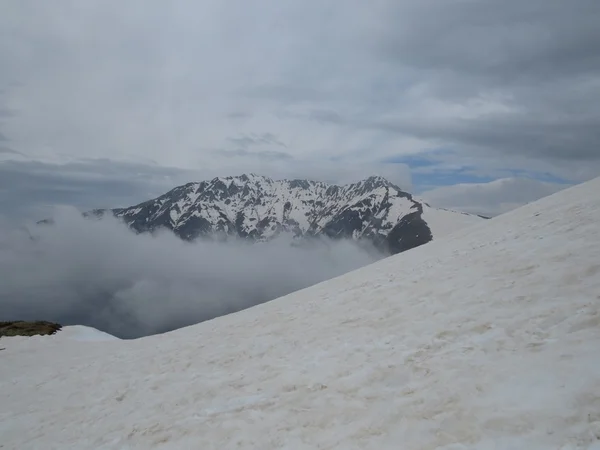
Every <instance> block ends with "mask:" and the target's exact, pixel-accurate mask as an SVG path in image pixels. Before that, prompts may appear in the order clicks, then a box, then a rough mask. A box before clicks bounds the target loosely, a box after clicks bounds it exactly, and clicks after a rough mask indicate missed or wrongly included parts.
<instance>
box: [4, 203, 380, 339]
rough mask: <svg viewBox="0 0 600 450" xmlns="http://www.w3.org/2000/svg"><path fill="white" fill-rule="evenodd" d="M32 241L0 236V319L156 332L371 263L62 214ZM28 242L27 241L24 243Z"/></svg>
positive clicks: (339, 250)
mask: <svg viewBox="0 0 600 450" xmlns="http://www.w3.org/2000/svg"><path fill="white" fill-rule="evenodd" d="M53 217H54V219H55V221H56V224H55V225H52V226H39V227H32V228H31V234H29V233H25V232H22V231H12V232H10V231H8V230H5V229H0V273H2V278H1V280H0V315H1V317H0V319H1V320H39V319H44V320H53V321H57V322H59V323H62V324H65V325H67V324H81V325H90V326H93V327H95V328H98V329H101V330H103V331H107V332H109V333H110V334H114V335H117V336H119V337H138V336H141V335H146V334H152V333H159V332H164V331H168V330H172V329H176V328H179V327H182V326H185V325H190V324H193V323H197V322H199V321H202V320H207V319H211V318H213V317H217V316H220V315H222V314H226V313H230V312H233V311H237V310H240V309H243V308H247V307H250V306H253V305H255V304H258V303H261V302H264V301H267V300H271V299H274V298H277V297H279V296H281V295H284V294H287V293H289V292H292V291H294V290H297V289H301V288H304V287H307V286H310V285H312V284H315V283H317V282H320V281H324V280H326V279H328V278H332V277H334V276H337V275H341V274H343V273H345V272H347V271H349V270H353V269H357V268H359V267H361V266H364V265H366V264H369V263H371V262H374V261H376V260H378V259H380V258H381V257H382V256H383V255H382V254H380V253H378V252H377V251H375V250H374V249H366V248H362V247H359V246H358V245H357V244H355V243H353V242H351V241H328V240H324V244H325V245H318V246H308V247H302V248H299V247H294V246H291V245H290V242H288V241H286V240H284V239H280V240H274V241H271V242H268V243H261V244H255V245H251V244H248V243H247V242H234V241H229V242H226V243H208V242H202V241H199V242H196V243H189V242H184V241H182V240H180V239H179V238H177V237H175V236H174V235H173V234H172V233H170V232H165V233H162V234H160V233H159V234H157V235H156V236H151V235H149V234H142V235H136V234H134V233H133V232H132V231H131V230H129V229H128V228H127V227H126V225H124V224H122V223H118V222H117V221H116V220H115V219H113V218H110V217H108V218H105V219H103V220H88V219H83V218H82V217H81V216H80V215H79V214H78V213H77V212H76V211H74V210H72V209H70V208H60V209H59V210H58V211H56V213H55V214H53ZM31 236H33V237H34V239H32V238H31Z"/></svg>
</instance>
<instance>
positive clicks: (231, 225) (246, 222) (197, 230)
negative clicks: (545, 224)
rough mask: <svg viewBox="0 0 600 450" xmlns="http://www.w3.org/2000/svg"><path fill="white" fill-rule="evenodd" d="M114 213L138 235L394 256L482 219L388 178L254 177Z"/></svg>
mask: <svg viewBox="0 0 600 450" xmlns="http://www.w3.org/2000/svg"><path fill="white" fill-rule="evenodd" d="M107 212H108V211H107V210H95V211H92V212H91V213H88V214H94V215H103V214H106V213H107ZM110 212H111V213H112V214H113V215H115V216H116V217H118V218H120V219H122V220H124V221H125V222H126V223H127V224H128V225H129V227H131V228H132V229H133V230H135V231H136V232H138V233H144V232H152V231H154V230H157V229H160V228H166V229H169V230H172V231H173V232H174V233H175V234H177V235H178V236H179V237H181V238H182V239H185V240H194V239H197V238H199V237H214V236H235V237H239V238H244V239H251V240H254V241H264V240H268V239H272V238H273V237H275V236H278V235H280V234H282V233H289V234H291V235H292V236H294V237H295V238H302V237H316V236H327V237H330V238H350V239H354V240H368V241H370V242H372V243H374V244H375V245H376V246H377V247H380V248H383V249H385V250H387V251H390V252H391V253H399V252H401V251H404V250H407V249H410V248H413V247H417V246H419V245H422V244H424V243H427V242H429V241H430V240H432V238H433V237H435V238H437V237H439V236H441V235H443V234H445V233H448V232H451V231H454V230H456V229H459V228H462V227H463V226H466V225H469V224H473V223H476V222H479V221H480V220H481V217H479V216H475V215H470V214H465V213H459V212H455V211H446V210H441V209H435V208H431V207H430V206H429V205H427V204H426V203H423V202H419V201H417V200H416V199H415V198H414V197H413V196H412V195H411V194H409V193H407V192H404V191H402V190H401V189H400V188H399V187H397V186H395V185H394V184H392V183H390V182H389V181H387V180H386V179H384V178H382V177H370V178H367V179H365V180H363V181H360V182H358V183H354V184H348V185H345V186H337V185H331V184H327V183H322V182H316V181H309V180H273V179H271V178H268V177H263V176H258V175H254V174H250V175H241V176H238V177H225V178H215V179H213V180H211V181H203V182H199V183H188V184H185V185H183V186H179V187H176V188H175V189H173V190H171V191H169V192H167V193H166V194H164V195H161V196H160V197H158V198H156V199H153V200H149V201H146V202H144V203H141V204H139V205H135V206H132V207H129V208H120V209H113V210H110Z"/></svg>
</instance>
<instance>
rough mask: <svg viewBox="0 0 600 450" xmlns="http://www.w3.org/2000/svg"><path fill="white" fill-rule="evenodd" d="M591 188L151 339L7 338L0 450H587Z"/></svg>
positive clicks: (594, 261) (594, 239)
mask: <svg viewBox="0 0 600 450" xmlns="http://www.w3.org/2000/svg"><path fill="white" fill-rule="evenodd" d="M599 191H600V178H598V179H596V180H593V181H591V182H588V183H585V184H582V185H579V186H575V187H572V188H568V189H565V190H563V191H560V192H558V193H557V194H554V195H552V196H550V197H546V198H544V199H542V200H539V201H537V202H534V203H530V204H528V205H526V206H524V207H521V208H519V209H516V210H513V211H511V212H508V213H506V214H503V215H501V216H498V217H496V218H494V219H493V220H489V221H481V223H480V224H478V225H474V226H472V227H469V229H463V230H459V231H457V232H455V233H454V234H453V236H452V237H451V238H449V237H447V238H442V239H438V240H436V241H434V242H432V243H430V244H428V245H424V246H420V247H418V248H415V249H412V250H409V251H407V252H404V253H401V254H398V255H395V256H391V257H389V258H385V259H383V260H380V261H379V262H377V263H375V264H373V265H371V266H367V267H364V268H361V269H359V270H356V271H354V272H350V273H347V274H345V275H342V276H340V277H338V278H335V279H332V280H329V281H326V282H323V283H320V284H318V285H315V286H312V287H310V288H307V289H304V290H300V291H296V292H294V293H292V294H290V295H287V296H285V297H281V298H279V299H277V300H273V301H271V302H267V303H264V304H262V305H259V306H256V307H253V308H250V309H247V310H244V311H240V312H237V313H234V314H230V315H227V316H222V317H219V318H217V319H213V320H211V321H207V322H203V323H201V324H198V325H194V326H190V327H187V328H183V329H179V330H176V331H173V332H170V333H167V334H163V335H156V336H150V337H146V338H141V339H136V340H132V341H119V340H113V341H106V342H103V341H97V342H82V341H78V340H73V339H72V338H71V337H70V336H69V334H64V335H63V334H61V333H63V332H62V331H61V332H58V333H57V334H56V335H54V336H50V337H12V338H2V339H1V341H0V342H1V344H2V347H3V348H5V349H4V350H2V351H1V352H0V359H1V361H2V362H1V364H0V380H1V382H0V398H2V404H1V405H2V406H1V408H0V415H1V417H2V420H0V435H1V436H2V444H3V445H4V446H5V447H6V448H7V449H8V448H11V449H13V448H14V449H16V448H18V449H26V448H28V449H29V448H78V449H79V448H104V449H117V448H144V449H149V448H161V449H167V448H168V449H176V448H202V449H206V450H210V449H230V448H239V449H256V448H260V449H264V450H270V449H280V448H289V449H314V448H328V449H340V450H341V449H359V448H361V449H382V450H386V449H398V448H404V449H415V450H416V449H432V450H459V449H462V450H465V449H468V450H474V449H478V450H492V449H496V450H497V449H506V450H508V449H528V450H546V449H565V450H566V449H573V450H575V449H588V450H597V449H598V448H599V445H598V444H599V443H600V440H599V437H600V396H599V392H600V364H598V348H599V347H600V298H599V293H600V262H599V260H598V255H600V226H598V224H599V223H600V196H599V195H598V192H599Z"/></svg>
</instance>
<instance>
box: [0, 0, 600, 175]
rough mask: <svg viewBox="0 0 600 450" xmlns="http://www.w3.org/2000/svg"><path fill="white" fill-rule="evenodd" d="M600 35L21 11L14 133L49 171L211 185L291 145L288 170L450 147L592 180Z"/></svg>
mask: <svg viewBox="0 0 600 450" xmlns="http://www.w3.org/2000/svg"><path fill="white" fill-rule="evenodd" d="M599 22H600V3H598V2H597V1H596V0H576V1H575V2H565V1H563V0H525V1H521V0H506V1H502V2H494V1H487V0H482V1H459V2H448V1H446V0H405V1H402V2H398V1H395V0H381V1H377V2H375V3H369V4H367V3H365V2H362V1H359V0H332V1H328V2H321V1H318V0H306V1H303V2H296V1H291V0H283V1H282V0H259V1H258V2H257V3H252V4H251V3H248V2H245V1H242V0H233V1H230V2H227V4H226V5H225V4H224V3H223V2H220V1H218V0H206V1H203V2H188V1H184V0H175V1H172V2H162V1H159V0H145V1H141V0H132V1H130V2H127V4H123V3H122V2H117V1H116V0H92V1H88V2H85V4H83V3H78V2H70V1H66V0H58V1H56V2H52V3H50V2H47V3H43V4H39V2H33V1H32V0H9V1H8V2H7V3H5V4H4V6H3V14H2V15H1V16H0V29H2V30H3V31H2V37H3V39H0V63H1V64H2V68H3V70H2V73H1V74H0V89H4V94H3V97H2V102H1V104H0V111H2V110H6V111H9V110H10V111H11V112H12V113H11V114H10V115H9V116H8V115H7V116H6V117H4V116H3V118H2V120H3V123H2V133H3V134H4V135H5V136H6V137H7V139H9V140H10V143H11V145H10V148H11V149H14V150H16V151H19V152H21V153H24V154H26V155H28V156H29V157H30V158H32V159H34V160H38V161H39V160H44V158H50V157H53V158H57V159H61V158H67V159H68V158H76V159H85V158H88V159H94V158H100V157H106V158H109V159H118V158H120V157H123V156H127V157H128V158H130V159H133V160H135V159H136V158H142V157H145V158H149V159H152V160H154V161H156V162H157V163H158V164H159V165H164V166H171V167H179V168H184V169H193V170H202V169H203V167H205V166H206V165H207V164H210V165H219V164H220V161H221V160H227V161H225V162H224V165H225V166H227V167H228V164H231V159H232V156H233V154H232V153H231V152H235V151H237V150H240V149H242V150H251V149H252V150H263V151H266V150H268V151H272V150H275V149H274V148H267V149H264V148H258V146H259V145H267V143H266V142H260V141H261V138H260V137H261V136H276V140H277V142H279V143H283V144H285V148H286V153H287V154H289V155H291V156H292V159H290V160H289V161H288V162H287V164H288V165H289V166H291V167H292V168H291V169H289V170H294V169H293V165H294V164H295V162H296V161H297V160H300V161H305V160H311V161H313V160H314V161H317V160H324V161H329V160H332V159H334V158H335V159H336V161H338V162H339V163H340V164H341V163H348V164H354V165H355V166H357V167H361V166H362V165H363V164H365V165H366V167H368V164H373V163H375V162H376V161H380V160H382V159H384V158H386V157H390V156H393V155H397V154H404V155H418V154H420V153H421V152H423V151H427V150H430V149H432V148H440V147H443V148H447V149H451V150H453V151H454V152H455V155H454V158H455V160H454V162H455V163H456V162H461V163H462V164H467V163H468V161H472V160H473V159H475V160H476V163H477V168H484V169H485V168H490V167H491V168H494V167H497V166H498V165H499V164H502V165H503V166H504V168H509V169H511V168H512V169H515V168H522V167H523V166H527V167H528V169H529V170H537V171H549V172H550V173H552V174H553V175H555V176H560V177H563V178H569V179H572V180H574V181H575V180H583V179H587V178H591V177H593V176H595V175H596V174H597V173H598V172H600V151H599V149H598V145H597V143H598V141H599V138H600V135H599V134H598V133H599V131H598V130H599V129H600V127H598V123H600V101H599V100H600V75H598V74H599V73H600V56H598V55H600V52H598V42H600V31H599V30H600V28H599V27H598V26H597V24H598V23H599ZM106 30H110V33H107V32H106ZM268 145H272V146H274V147H277V143H275V142H271V143H270V144H268ZM214 149H223V150H224V151H225V152H224V153H223V154H222V156H221V159H219V157H218V156H215V155H214V154H213V153H212V152H214ZM227 152H229V153H227ZM244 158H245V155H240V156H239V160H238V162H237V164H238V165H240V164H243V161H244ZM234 159H235V158H234ZM500 161H501V162H500ZM314 167H318V165H317V164H314ZM582 167H583V168H582ZM362 175H363V176H367V175H370V174H369V173H367V172H366V170H365V171H364V172H363V174H362Z"/></svg>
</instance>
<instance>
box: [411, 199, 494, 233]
mask: <svg viewBox="0 0 600 450" xmlns="http://www.w3.org/2000/svg"><path fill="white" fill-rule="evenodd" d="M415 200H417V201H418V202H422V200H419V199H415ZM422 204H423V214H422V215H421V217H422V218H423V220H424V221H425V222H426V223H427V226H428V227H429V229H430V230H431V234H432V235H433V239H439V238H441V237H445V236H447V235H451V234H452V233H454V232H456V231H458V230H462V229H463V228H465V227H469V226H472V225H475V224H478V223H481V220H482V218H481V217H479V216H477V215H474V214H466V213H461V212H459V211H452V210H447V209H439V208H432V207H431V206H429V205H427V204H426V203H422Z"/></svg>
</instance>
